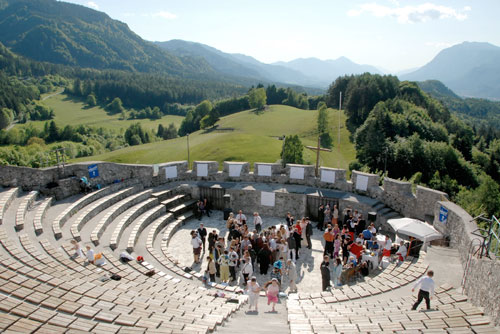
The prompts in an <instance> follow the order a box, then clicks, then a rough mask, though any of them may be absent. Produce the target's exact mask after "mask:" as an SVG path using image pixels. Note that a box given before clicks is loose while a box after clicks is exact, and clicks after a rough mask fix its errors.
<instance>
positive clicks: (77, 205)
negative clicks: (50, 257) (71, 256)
mask: <svg viewBox="0 0 500 334" xmlns="http://www.w3.org/2000/svg"><path fill="white" fill-rule="evenodd" d="M133 183H135V181H127V182H120V183H116V184H112V185H110V186H108V187H105V188H102V189H99V190H96V191H94V192H91V193H90V194H87V195H85V196H83V197H82V198H80V199H79V200H77V201H75V202H73V203H72V204H71V205H69V206H68V207H67V208H66V209H64V211H63V212H61V213H60V214H59V216H57V218H56V219H55V220H54V221H53V222H52V230H53V232H54V236H55V238H56V239H60V238H61V237H62V231H61V227H62V226H63V225H64V224H65V223H66V221H68V219H70V218H71V217H72V216H73V215H75V214H76V213H77V212H79V211H80V209H82V208H83V207H85V206H87V205H88V204H90V203H92V202H94V201H96V200H98V199H100V198H102V197H104V196H106V195H109V194H111V193H113V192H115V191H117V190H119V189H121V188H124V187H127V186H129V185H131V184H133Z"/></svg>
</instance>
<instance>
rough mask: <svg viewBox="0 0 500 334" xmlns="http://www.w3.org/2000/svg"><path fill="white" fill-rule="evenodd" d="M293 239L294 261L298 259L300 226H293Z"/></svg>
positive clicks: (300, 239) (300, 238)
mask: <svg viewBox="0 0 500 334" xmlns="http://www.w3.org/2000/svg"><path fill="white" fill-rule="evenodd" d="M293 238H294V239H295V259H296V260H298V259H299V250H300V243H301V241H302V237H301V236H300V224H297V225H295V228H294V229H293Z"/></svg>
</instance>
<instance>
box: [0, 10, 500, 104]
mask: <svg viewBox="0 0 500 334" xmlns="http://www.w3.org/2000/svg"><path fill="white" fill-rule="evenodd" d="M0 42H1V43H3V44H4V45H5V46H6V47H8V48H9V49H10V50H11V51H13V52H15V53H17V54H19V55H22V56H24V57H27V58H31V59H34V60H38V61H46V62H51V63H56V64H65V65H70V66H78V67H88V68H95V69H116V70H124V71H131V72H146V73H156V74H159V73H162V74H164V75H167V76H175V77H184V78H186V77H187V78H190V79H198V78H203V79H206V78H210V80H215V81H225V82H230V83H234V84H238V85H242V86H246V87H248V86H251V85H255V84H257V83H263V84H270V83H276V84H278V85H281V86H286V85H288V86H290V85H292V86H303V87H306V88H309V91H312V90H311V87H315V88H319V90H318V89H317V90H316V91H317V92H321V90H324V89H325V88H327V87H328V85H330V84H331V83H332V82H333V81H334V80H335V79H336V78H337V77H339V76H343V75H350V74H360V73H364V72H370V73H382V72H384V71H381V70H379V69H377V68H376V67H374V66H370V65H360V64H356V63H354V62H352V61H351V60H349V59H347V58H345V57H340V58H338V59H335V60H320V59H317V58H301V59H295V60H292V61H289V62H276V63H272V64H265V63H262V62H260V61H258V60H257V59H255V58H252V57H250V56H247V55H243V54H231V53H225V52H223V51H220V50H217V49H215V48H213V47H211V46H208V45H204V44H200V43H195V42H189V41H183V40H170V41H166V42H150V41H146V40H144V39H142V38H141V37H140V36H138V35H137V34H135V33H134V32H133V31H131V30H130V29H129V27H128V26H127V25H126V24H125V23H122V22H120V21H117V20H114V19H111V18H110V17H109V16H108V15H107V14H105V13H103V12H99V11H96V10H94V9H91V8H87V7H84V6H80V5H75V4H70V3H65V2H61V1H56V0H0ZM399 77H400V79H402V80H415V81H425V80H431V79H432V80H439V81H442V82H443V83H444V84H445V85H446V86H448V87H449V88H450V89H452V90H453V91H454V92H456V93H457V94H458V95H460V96H466V97H482V98H489V99H500V80H499V79H500V47H497V46H495V45H492V44H489V43H477V42H464V43H462V44H458V45H455V46H452V47H450V48H447V49H444V50H442V51H441V52H440V53H439V54H438V55H437V56H436V57H435V58H434V59H433V60H432V61H430V62H429V63H428V64H426V65H424V66H423V67H421V68H419V69H417V70H415V71H410V72H409V73H405V74H400V75H399Z"/></svg>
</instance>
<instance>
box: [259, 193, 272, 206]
mask: <svg viewBox="0 0 500 334" xmlns="http://www.w3.org/2000/svg"><path fill="white" fill-rule="evenodd" d="M260 205H262V206H273V207H274V205H275V193H271V192H267V191H261V192H260Z"/></svg>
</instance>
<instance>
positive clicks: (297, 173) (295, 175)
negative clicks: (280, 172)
mask: <svg viewBox="0 0 500 334" xmlns="http://www.w3.org/2000/svg"><path fill="white" fill-rule="evenodd" d="M290 178H291V179H297V180H303V179H304V167H290Z"/></svg>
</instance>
